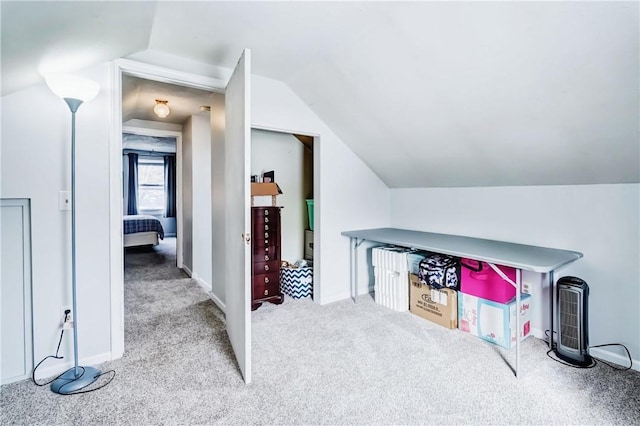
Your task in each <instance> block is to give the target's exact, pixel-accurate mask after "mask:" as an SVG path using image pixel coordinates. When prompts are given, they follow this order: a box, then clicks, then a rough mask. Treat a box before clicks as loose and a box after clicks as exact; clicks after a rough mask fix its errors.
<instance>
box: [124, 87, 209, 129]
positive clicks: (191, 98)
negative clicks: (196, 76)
mask: <svg viewBox="0 0 640 426" xmlns="http://www.w3.org/2000/svg"><path fill="white" fill-rule="evenodd" d="M210 97H211V93H210V92H206V91H203V90H199V89H194V88H191V87H184V86H176V85H172V84H167V83H161V82H159V81H152V80H144V79H141V78H137V77H132V76H129V75H124V76H122V122H123V123H126V122H127V121H129V120H132V119H138V120H147V121H160V122H163V123H173V124H182V123H184V121H185V120H186V119H187V118H189V117H190V116H192V115H201V114H206V115H209V112H208V111H206V112H205V111H202V110H201V109H200V107H202V106H210V103H211V102H210ZM156 99H158V100H165V101H167V106H168V107H169V110H170V113H169V115H168V116H167V117H165V118H160V117H158V116H157V115H156V114H155V113H154V112H153V108H154V107H155V106H156Z"/></svg>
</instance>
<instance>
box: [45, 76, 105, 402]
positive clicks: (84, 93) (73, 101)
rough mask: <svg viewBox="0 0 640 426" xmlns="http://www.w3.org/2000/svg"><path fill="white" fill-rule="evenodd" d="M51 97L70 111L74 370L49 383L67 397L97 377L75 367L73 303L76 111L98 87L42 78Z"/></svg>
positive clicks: (74, 78) (96, 372) (92, 370)
mask: <svg viewBox="0 0 640 426" xmlns="http://www.w3.org/2000/svg"><path fill="white" fill-rule="evenodd" d="M46 81H47V85H48V86H49V88H50V89H51V91H52V92H53V93H55V94H56V95H58V96H59V97H60V98H62V99H63V100H64V101H65V102H66V103H67V105H68V106H69V109H70V110H71V290H72V295H73V307H72V309H73V311H72V312H73V357H74V367H73V368H71V369H69V370H67V371H65V372H64V373H62V374H61V375H60V376H59V377H58V378H57V379H55V380H54V381H53V382H52V383H51V390H52V391H53V392H55V393H59V394H62V395H68V394H72V393H75V392H78V391H79V390H81V389H83V388H85V387H87V386H89V385H90V384H91V383H93V382H95V381H96V380H97V379H98V377H100V375H101V373H100V370H98V369H97V368H95V367H81V366H79V365H78V307H77V301H76V198H75V196H76V111H78V108H79V107H80V105H82V103H83V102H88V101H90V100H91V99H93V98H95V97H96V95H97V94H98V91H99V90H100V86H99V85H98V83H96V82H94V81H91V80H88V79H85V78H82V77H77V76H71V75H51V76H48V77H47V78H46Z"/></svg>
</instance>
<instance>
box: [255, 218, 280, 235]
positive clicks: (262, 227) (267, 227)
mask: <svg viewBox="0 0 640 426" xmlns="http://www.w3.org/2000/svg"><path fill="white" fill-rule="evenodd" d="M278 229H280V225H279V224H278V222H273V221H272V222H262V221H259V220H254V221H253V232H254V234H257V233H263V232H277V230H278Z"/></svg>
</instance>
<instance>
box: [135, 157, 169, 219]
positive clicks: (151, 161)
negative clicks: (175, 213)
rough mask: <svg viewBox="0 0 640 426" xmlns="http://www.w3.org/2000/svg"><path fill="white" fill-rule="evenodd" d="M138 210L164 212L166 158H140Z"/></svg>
mask: <svg viewBox="0 0 640 426" xmlns="http://www.w3.org/2000/svg"><path fill="white" fill-rule="evenodd" d="M138 210H139V211H140V212H141V213H147V214H150V213H155V214H164V210H165V202H164V159H163V158H162V157H143V156H140V158H139V159H138Z"/></svg>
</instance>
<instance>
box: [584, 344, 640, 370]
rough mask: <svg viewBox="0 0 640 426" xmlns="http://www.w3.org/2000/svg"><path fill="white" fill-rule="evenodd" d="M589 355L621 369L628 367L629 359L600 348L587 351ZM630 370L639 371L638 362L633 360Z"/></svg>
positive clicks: (639, 361)
mask: <svg viewBox="0 0 640 426" xmlns="http://www.w3.org/2000/svg"><path fill="white" fill-rule="evenodd" d="M589 355H591V356H592V357H594V358H599V359H602V360H604V361H607V362H612V363H614V364H617V365H619V366H622V367H627V366H628V365H629V359H628V358H627V357H626V356H623V355H618V354H616V353H613V352H610V351H606V350H604V349H601V348H593V349H589ZM631 369H632V370H636V371H640V360H637V359H633V366H632V367H631Z"/></svg>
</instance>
